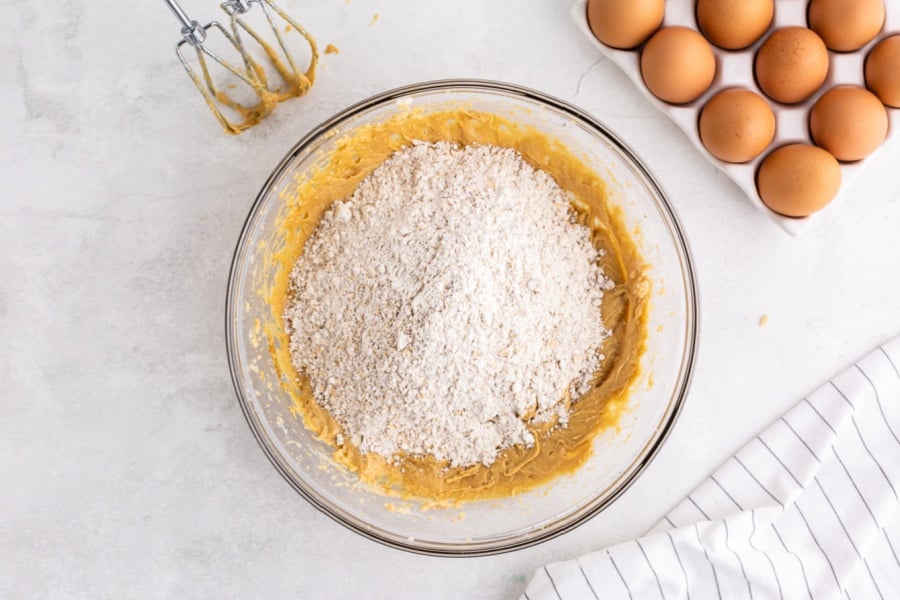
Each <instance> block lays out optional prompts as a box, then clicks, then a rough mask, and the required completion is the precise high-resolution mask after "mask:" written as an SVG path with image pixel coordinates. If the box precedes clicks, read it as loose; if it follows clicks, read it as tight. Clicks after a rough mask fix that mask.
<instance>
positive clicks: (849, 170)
mask: <svg viewBox="0 0 900 600" xmlns="http://www.w3.org/2000/svg"><path fill="white" fill-rule="evenodd" d="M888 4H890V3H888ZM695 5H696V0H667V1H666V14H665V19H664V21H663V27H669V26H673V25H681V26H684V27H688V28H690V29H693V30H695V31H698V32H699V28H698V27H697V21H696V16H695V11H694V7H695ZM807 5H808V0H777V1H776V2H775V17H774V19H773V22H772V24H771V25H770V26H769V29H768V30H767V31H766V33H764V34H763V35H762V36H761V37H760V39H759V40H757V42H756V43H755V44H753V45H752V46H750V47H749V48H746V49H744V50H736V51H735V50H723V49H721V48H719V47H717V46H715V45H712V44H711V45H712V48H713V52H714V53H715V56H716V76H715V79H714V80H713V84H712V85H711V86H710V88H709V90H707V91H706V92H705V93H704V94H703V95H702V96H701V97H700V98H698V99H697V100H695V101H694V102H691V103H689V104H683V105H672V104H667V103H665V102H663V101H661V100H659V99H658V98H656V96H654V95H653V94H652V93H651V92H650V90H648V89H647V87H646V85H644V81H643V78H642V77H641V68H640V48H638V49H635V50H617V49H615V48H610V47H609V46H605V45H604V44H602V43H600V41H599V40H597V38H596V37H595V36H594V34H593V33H592V32H591V29H590V26H589V25H588V21H587V0H579V1H578V2H577V3H576V4H575V6H574V7H573V9H572V17H573V18H574V19H575V22H576V24H577V25H578V28H579V29H580V30H581V32H582V33H583V34H584V35H585V36H587V38H588V39H589V40H590V41H591V42H592V43H593V44H594V46H595V47H596V48H597V49H598V50H600V52H601V53H602V54H603V55H605V56H606V57H607V58H609V59H610V60H612V61H613V62H614V63H615V64H616V65H618V66H619V68H621V69H622V70H623V71H624V72H625V74H626V75H628V77H630V78H631V80H632V82H634V84H635V86H637V88H638V89H639V90H640V91H641V92H642V93H643V94H644V96H646V97H647V99H648V100H649V101H650V103H651V104H653V105H654V106H655V107H656V108H657V109H659V110H660V111H662V112H663V113H664V114H666V115H668V116H669V118H671V119H672V120H673V121H674V122H675V123H676V124H677V125H678V126H679V127H680V128H681V130H682V131H684V133H685V134H686V135H687V136H688V138H689V139H690V140H691V142H693V144H694V146H696V147H697V149H698V150H699V151H700V152H701V153H702V154H703V155H704V156H705V157H706V158H707V159H708V160H709V161H710V162H711V163H713V164H714V165H715V166H716V167H718V168H719V169H720V170H721V171H723V172H724V173H725V174H726V175H728V176H729V177H730V178H731V179H732V180H733V181H734V182H735V183H736V184H737V185H738V186H739V187H740V188H741V189H742V190H744V192H745V193H746V194H747V196H748V197H749V198H750V201H751V202H752V203H753V204H754V206H756V207H757V208H758V209H760V210H761V211H763V212H764V213H765V214H766V215H767V216H768V217H769V218H770V219H771V220H772V221H773V222H775V223H776V224H777V225H779V226H781V227H782V228H783V229H784V230H785V231H787V232H788V233H789V234H791V235H800V234H801V233H803V232H804V231H806V229H807V228H808V227H809V225H810V224H811V222H812V220H813V219H814V218H815V215H811V216H809V217H805V218H800V219H797V218H790V217H784V216H781V215H779V214H778V213H775V212H772V211H771V210H769V208H768V207H766V205H765V204H763V202H762V200H761V199H760V197H759V194H758V193H757V191H756V171H757V168H758V167H759V164H760V163H761V162H762V161H763V159H764V158H765V157H766V156H767V155H768V154H769V152H771V151H772V150H774V149H775V148H778V147H779V146H783V145H785V144H789V143H795V142H799V143H806V144H812V143H813V141H812V139H811V137H810V134H809V126H808V122H809V112H810V110H811V109H812V106H813V105H814V104H815V103H816V100H818V98H819V97H820V96H821V95H822V94H823V93H825V92H826V91H827V90H829V89H831V88H833V87H835V86H837V85H858V86H863V87H865V77H864V74H863V66H864V63H865V59H866V56H867V55H868V53H869V51H870V50H871V49H872V47H873V46H875V45H876V44H877V43H878V42H879V41H881V40H882V39H884V38H886V37H889V36H890V35H893V34H896V33H900V11H896V10H891V8H892V7H891V6H889V5H888V6H886V18H885V25H884V27H883V28H882V30H881V32H880V33H879V34H878V36H877V37H876V38H875V40H873V41H872V42H870V43H869V44H867V45H866V46H864V47H863V48H862V49H860V50H857V51H856V52H832V51H831V50H829V51H828V58H829V63H830V64H829V68H828V78H827V79H826V81H825V84H824V85H823V86H822V88H821V89H819V90H818V91H817V92H816V93H815V94H814V95H813V96H812V97H811V98H809V99H808V100H806V101H805V102H802V103H800V104H792V105H785V104H779V103H777V102H774V101H772V100H769V98H768V97H767V96H766V95H765V94H764V93H763V92H762V90H760V89H759V86H758V85H757V84H756V80H755V77H754V75H753V62H754V58H755V56H756V51H757V50H758V49H759V47H760V46H761V45H762V43H763V42H764V41H765V40H766V38H768V36H769V35H770V34H771V33H772V32H773V31H774V30H776V29H780V28H782V27H789V26H801V27H806V26H807V21H806V9H807ZM894 8H896V7H894ZM732 87H741V88H746V89H748V90H752V91H754V92H756V93H758V94H759V95H760V96H762V97H763V98H764V99H766V100H767V101H768V102H769V105H770V106H771V107H772V109H773V110H774V112H775V119H776V132H775V139H774V140H773V141H772V143H771V145H770V146H769V147H768V148H767V149H766V150H765V151H763V152H762V154H760V156H758V157H757V158H755V159H754V160H752V161H750V162H748V163H742V164H733V163H727V162H724V161H721V160H719V159H718V158H716V157H714V156H713V155H712V154H710V153H709V152H708V151H707V150H706V148H705V147H704V145H703V142H702V141H701V140H700V135H699V132H698V127H697V122H698V117H699V115H700V110H701V109H702V108H703V106H704V105H705V104H706V102H707V101H708V100H709V99H710V98H711V97H712V96H714V95H715V94H717V93H718V92H720V91H722V90H724V89H727V88H732ZM887 111H888V118H889V120H890V124H889V129H888V136H887V140H885V142H884V144H882V146H881V147H880V148H879V149H878V150H876V151H875V153H873V155H875V154H877V153H878V152H879V151H881V150H882V149H883V148H884V146H885V145H887V144H890V143H892V142H895V140H896V138H898V137H900V109H892V108H887ZM873 155H870V157H871V156H873ZM867 160H868V158H867V159H864V160H861V161H857V162H853V163H840V168H841V188H840V191H839V192H838V195H837V197H836V198H835V200H833V201H832V202H836V201H838V198H840V197H841V196H842V195H843V193H844V190H846V188H847V187H849V185H850V182H851V181H852V180H853V179H854V178H855V177H856V176H857V175H858V174H859V172H860V171H861V170H862V168H863V167H864V166H865V163H866V162H867ZM823 210H828V207H827V206H826V207H825V208H824V209H823ZM821 212H822V211H820V212H819V213H816V214H820V213H821Z"/></svg>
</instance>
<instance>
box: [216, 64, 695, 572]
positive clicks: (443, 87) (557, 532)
mask: <svg viewBox="0 0 900 600" xmlns="http://www.w3.org/2000/svg"><path fill="white" fill-rule="evenodd" d="M466 90H471V91H488V92H501V93H505V94H508V95H512V96H517V97H519V98H522V99H525V100H531V101H536V102H538V103H541V104H545V105H547V106H548V107H550V108H552V109H555V110H556V111H558V112H561V113H564V114H567V115H568V116H569V117H571V118H573V119H574V120H576V121H580V122H581V123H582V124H583V125H587V126H588V127H589V128H591V129H593V130H595V131H597V132H598V133H600V134H601V135H602V136H604V137H606V138H607V140H608V141H609V142H610V143H611V144H612V145H613V146H614V148H615V150H617V151H618V152H619V153H621V154H622V155H623V157H624V158H625V159H626V161H630V162H631V164H632V167H633V168H634V169H636V170H637V171H638V173H639V175H640V176H641V177H642V178H643V179H644V180H645V184H646V185H647V186H648V187H649V188H651V191H652V192H653V193H654V194H655V195H656V199H657V200H658V201H659V202H658V204H659V208H660V209H661V210H660V214H661V216H662V218H663V220H664V221H665V224H666V226H667V228H668V229H669V231H670V233H671V235H672V237H673V241H674V242H675V245H676V249H677V250H678V254H679V262H680V263H681V266H682V271H683V273H684V275H685V299H686V305H687V310H686V323H685V325H686V327H685V336H686V339H685V345H684V356H683V359H682V364H681V368H680V369H679V373H678V378H677V379H676V382H675V386H674V393H673V397H674V398H675V400H674V404H673V406H672V408H671V412H670V414H669V416H668V418H667V419H665V420H664V421H663V422H661V423H660V425H659V429H660V431H659V433H658V435H657V437H656V439H655V440H653V441H652V443H651V444H650V445H649V447H647V448H646V451H645V454H644V456H643V457H641V458H640V459H639V460H638V461H637V464H636V465H635V466H634V470H633V471H632V472H631V473H630V474H628V476H627V477H626V478H625V479H624V480H623V481H621V482H620V483H619V484H618V487H617V488H616V489H614V490H613V491H612V493H611V494H610V495H609V496H608V497H606V498H604V499H603V500H602V501H600V502H595V503H593V504H592V503H588V504H586V505H585V506H584V507H582V509H580V510H579V511H576V512H573V513H571V514H570V515H568V516H567V517H565V520H564V521H563V522H561V523H559V524H557V525H555V526H550V527H547V528H544V529H542V530H539V531H537V532H529V533H528V534H525V535H523V534H521V533H517V534H513V536H511V537H510V538H508V539H502V538H501V539H500V540H492V541H486V542H485V541H480V542H473V543H471V544H465V543H464V544H459V543H453V544H450V543H443V542H426V540H415V539H406V538H400V537H399V536H396V537H395V538H394V539H391V538H389V537H385V536H383V535H380V534H379V533H378V532H377V531H375V530H373V528H371V527H369V526H367V525H366V524H365V523H363V522H362V521H360V520H358V519H356V518H355V517H353V516H352V515H345V514H344V511H342V510H341V509H339V508H338V507H335V506H332V505H331V504H330V503H329V502H327V501H326V500H325V499H322V498H319V497H318V496H317V494H316V493H314V492H313V491H312V490H309V489H307V488H306V487H304V486H303V485H301V484H300V482H298V481H296V480H295V478H293V477H292V476H291V471H293V469H291V468H290V467H289V466H288V465H287V464H286V463H285V460H284V458H283V457H282V456H281V454H280V453H279V452H278V451H277V450H276V449H275V448H274V447H272V445H271V444H270V442H269V437H268V435H267V434H266V433H265V431H264V428H263V425H262V423H261V421H260V419H259V417H258V415H257V414H256V412H255V411H254V410H253V408H252V407H251V406H250V402H249V401H248V398H247V396H246V394H245V391H244V389H243V386H242V383H241V377H242V375H243V374H242V372H241V370H240V367H239V363H240V360H239V357H238V356H237V352H236V347H237V332H236V330H235V325H236V322H237V321H236V316H235V314H234V311H233V307H234V301H235V294H236V287H237V278H238V271H239V267H240V266H241V264H242V261H241V259H240V257H241V255H242V254H243V250H244V249H245V246H246V244H247V242H248V240H249V239H250V237H251V235H252V234H253V233H254V225H255V221H256V217H257V213H258V211H259V209H260V207H261V206H262V203H263V201H264V200H265V198H266V197H267V195H268V194H269V192H270V191H271V190H272V188H273V186H274V185H275V183H276V182H277V181H278V180H279V178H280V177H281V175H282V174H283V172H284V170H285V168H286V167H287V166H288V165H289V164H290V163H291V161H292V160H293V159H294V158H295V157H296V156H297V155H298V154H300V153H301V152H303V151H304V150H305V149H306V147H307V146H309V145H310V144H311V143H313V142H314V141H316V140H317V139H319V137H320V136H321V135H322V134H324V133H325V132H327V131H329V130H331V129H332V128H334V127H335V126H336V125H338V124H340V123H342V122H343V121H345V120H347V119H349V118H351V117H353V116H355V115H356V114H357V113H359V112H362V111H365V110H368V109H371V108H374V107H376V106H379V105H383V104H385V103H388V102H392V101H395V100H399V99H401V98H403V97H405V96H409V95H410V94H416V93H422V92H435V91H466ZM699 311H700V306H699V295H698V288H697V278H696V274H695V268H694V259H693V257H692V254H691V249H690V245H689V244H688V241H687V238H686V236H685V234H684V230H683V228H682V226H681V223H680V221H679V219H678V216H677V213H676V211H675V208H674V206H673V205H672V203H671V202H670V200H669V198H668V196H667V195H666V193H665V191H664V190H663V187H662V186H661V185H660V183H659V182H658V181H657V179H656V177H654V175H653V174H652V173H651V172H650V170H649V169H648V168H647V166H646V165H645V164H644V163H643V161H642V160H641V159H640V158H639V157H638V156H637V154H636V153H635V152H634V151H633V150H632V149H631V147H630V146H629V145H628V144H626V143H625V142H624V141H623V140H621V139H620V138H619V137H618V136H617V135H616V134H615V133H613V131H612V130H610V129H609V127H607V126H606V125H605V124H604V123H603V122H601V121H600V120H598V119H596V118H594V117H593V116H592V115H590V114H589V113H587V112H586V111H584V110H582V109H580V108H578V107H576V106H575V105H573V104H571V103H569V102H566V101H564V100H561V99H559V98H556V97H553V96H550V95H548V94H545V93H543V92H539V91H537V90H534V89H532V88H528V87H524V86H520V85H516V84H511V83H505V82H500V81H493V80H484V79H439V80H433V81H426V82H421V83H415V84H410V85H405V86H401V87H397V88H393V89H390V90H387V91H385V92H382V93H380V94H376V95H374V96H371V97H369V98H367V99H365V100H362V101H360V102H357V103H355V104H352V105H350V106H349V107H347V108H345V109H343V110H341V111H339V112H338V113H337V114H335V115H334V116H332V117H331V118H329V119H326V120H325V121H322V122H321V123H320V124H319V125H317V126H315V127H313V128H312V129H311V130H309V132H307V133H306V135H304V136H302V137H301V138H300V140H299V141H298V142H297V143H296V144H294V146H293V147H292V148H291V149H290V150H289V151H288V152H287V154H285V156H284V158H282V159H281V161H279V163H278V164H277V165H276V166H275V168H274V169H273V170H272V172H271V173H270V174H269V176H268V177H267V179H266V181H265V183H264V184H263V185H262V187H261V188H260V191H259V193H258V194H257V195H256V198H255V200H254V201H253V204H252V205H251V207H250V210H249V212H248V214H247V217H246V219H245V220H244V223H243V226H242V228H241V233H240V235H239V237H238V240H237V243H236V245H235V250H234V253H233V255H232V260H231V266H230V268H229V273H228V282H227V291H226V298H225V346H226V353H227V356H228V369H229V372H230V375H231V382H232V385H233V386H234V391H235V394H236V396H237V399H238V404H239V405H240V407H241V411H242V412H243V414H244V418H245V420H246V421H247V425H248V426H249V428H250V431H251V432H252V434H253V436H254V438H256V441H257V443H258V444H259V446H260V448H261V449H262V451H263V453H264V454H265V455H266V457H268V459H269V462H271V463H272V466H274V467H275V470H276V471H278V473H279V474H280V475H281V476H282V478H284V480H285V481H287V483H288V484H289V485H290V486H291V487H292V488H293V489H294V490H295V491H296V492H297V493H298V494H300V496H302V497H303V498H304V499H305V500H306V501H307V502H309V503H310V504H311V505H313V506H314V507H315V508H316V509H318V510H319V511H320V512H322V513H323V514H325V515H327V516H328V517H330V518H331V519H333V520H334V521H336V522H337V523H339V524H340V525H343V526H344V527H346V528H348V529H350V530H351V531H354V532H356V533H358V534H359V535H361V536H363V537H365V538H368V539H370V540H373V541H375V542H378V543H380V544H382V545H385V546H388V547H391V548H395V549H398V550H404V551H407V552H411V553H415V554H421V555H427V556H450V557H475V556H490V555H496V554H503V553H506V552H513V551H515V550H521V549H523V548H528V547H531V546H534V545H536V544H540V543H542V542H545V541H548V540H550V539H553V538H556V537H558V536H561V535H563V534H565V533H567V532H569V531H571V530H573V529H575V528H576V527H578V526H580V525H582V524H583V523H585V522H587V521H589V520H590V519H592V518H593V517H595V516H596V515H597V514H599V513H600V512H602V511H603V510H604V509H606V508H607V507H609V506H610V505H611V504H612V503H613V502H615V501H616V500H617V499H618V498H619V497H620V496H622V494H624V493H625V492H626V491H627V490H628V489H629V488H630V487H631V486H632V484H633V483H634V482H635V481H636V480H637V478H638V477H639V476H640V475H641V474H642V473H643V472H644V470H646V468H647V466H648V465H649V464H650V463H651V462H652V461H653V459H654V458H655V457H656V455H657V454H658V452H659V450H660V448H661V447H662V446H663V444H664V443H665V441H666V440H667V439H668V437H669V435H670V433H671V431H672V429H673V428H674V426H675V424H676V422H677V421H678V417H679V416H680V414H681V411H682V409H683V406H684V403H685V401H686V398H687V393H688V390H689V389H690V384H691V380H692V379H693V373H694V366H695V362H696V355H697V350H698V343H699V340H698V333H699V331H698V328H699V316H700V315H699ZM417 542H418V543H417ZM425 543H427V545H424V544H425Z"/></svg>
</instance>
